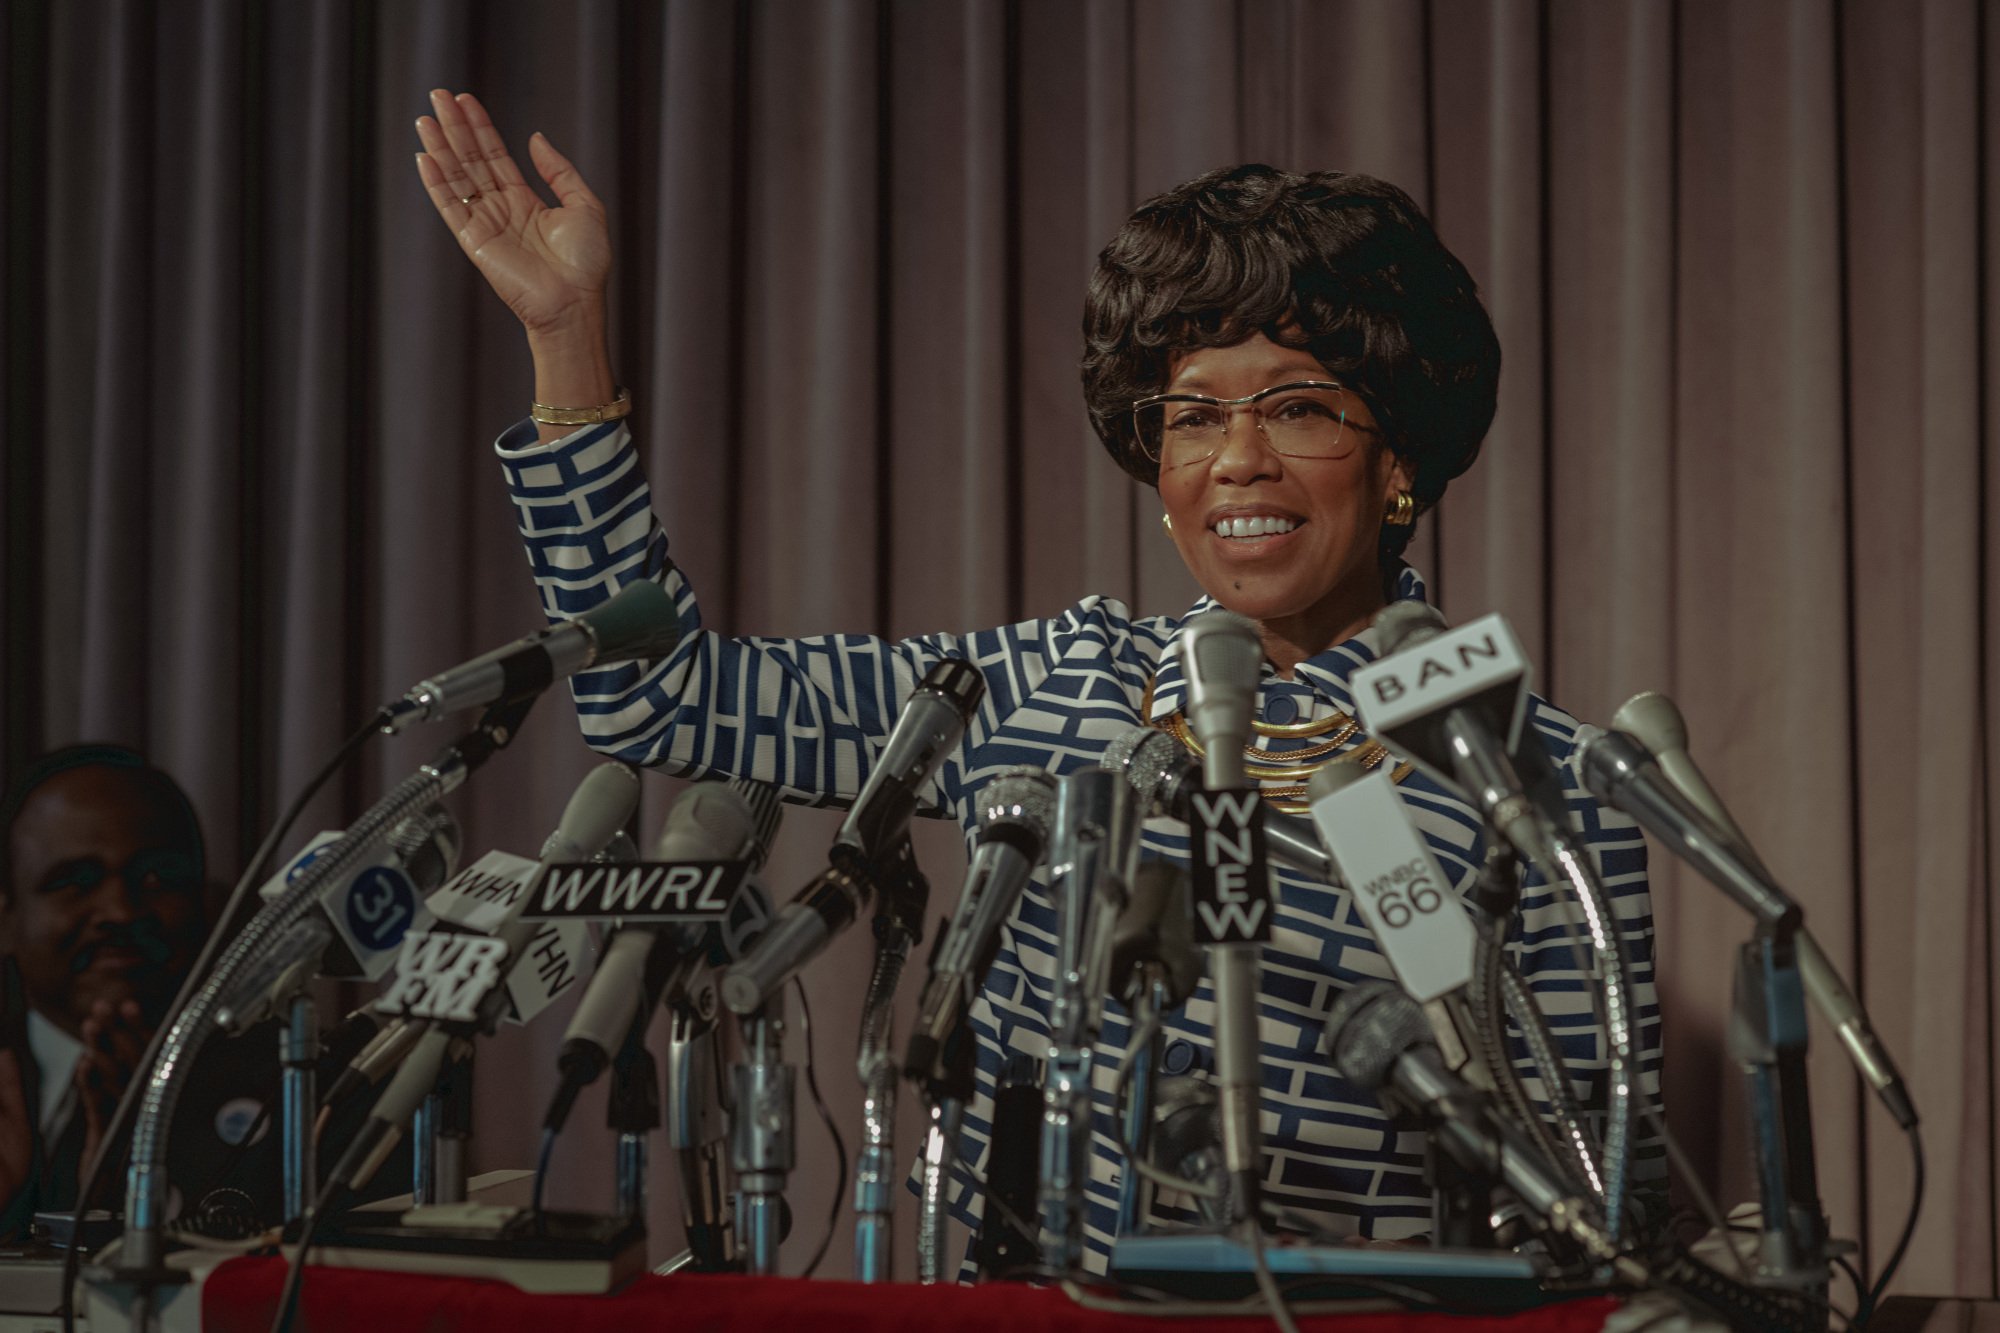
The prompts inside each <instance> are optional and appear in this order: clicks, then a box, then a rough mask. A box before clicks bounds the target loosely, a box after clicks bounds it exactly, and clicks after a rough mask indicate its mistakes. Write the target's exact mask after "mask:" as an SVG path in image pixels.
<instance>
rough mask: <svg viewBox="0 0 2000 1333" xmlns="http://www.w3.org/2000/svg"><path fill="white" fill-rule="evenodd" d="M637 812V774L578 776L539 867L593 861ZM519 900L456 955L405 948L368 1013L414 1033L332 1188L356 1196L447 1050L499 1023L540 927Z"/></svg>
mask: <svg viewBox="0 0 2000 1333" xmlns="http://www.w3.org/2000/svg"><path fill="white" fill-rule="evenodd" d="M638 808H639V774H638V771H637V770H636V769H632V768H628V767H627V766H626V765H624V764H619V763H607V764H599V765H598V766H597V767H596V768H593V769H591V770H590V772H589V773H587V774H585V775H584V778H583V781H582V782H580V783H578V784H577V788H576V791H575V792H574V793H572V794H571V796H570V799H569V804H568V805H566V806H564V807H563V813H562V819H561V821H560V822H559V823H558V824H557V826H556V829H555V832H553V833H551V834H550V835H549V836H548V838H547V839H546V840H545V841H544V842H543V844H542V847H543V856H542V861H541V865H542V866H547V865H550V864H552V863H554V862H555V861H557V860H568V859H571V858H577V857H581V858H588V857H590V856H594V855H595V854H596V853H597V852H598V850H599V849H601V848H603V847H604V846H605V845H607V844H608V843H610V842H611V840H612V839H613V838H614V837H615V836H617V834H618V833H619V832H620V831H621V830H622V829H623V828H624V826H625V824H626V822H627V821H629V820H630V819H631V818H632V815H633V813H634V812H635V811H637V809H638ZM528 898H529V894H528V892H527V891H526V889H525V888H523V889H521V890H519V891H517V892H516V893H515V894H514V896H513V899H512V901H511V902H509V903H508V904H507V906H506V907H505V909H503V912H502V915H501V916H500V918H499V919H498V921H497V923H496V924H495V926H494V928H493V930H492V931H491V933H490V934H487V935H480V934H473V933H469V932H465V933H461V934H460V935H459V937H458V940H459V941H463V944H462V945H461V947H460V948H459V949H457V950H448V949H447V948H445V947H442V946H444V945H449V944H451V943H456V942H458V941H454V940H452V939H451V938H450V937H445V938H444V939H443V940H440V937H438V936H435V935H433V936H430V937H428V938H424V939H420V940H414V941H412V947H411V948H410V950H409V951H408V952H409V956H408V957H407V958H406V960H405V962H404V966H403V967H402V969H401V970H400V971H398V972H397V974H396V980H395V982H394V984H392V985H391V986H390V987H389V988H388V989H387V990H385V991H384V992H383V994H382V996H381V998H380V999H378V1000H377V1001H376V1002H375V1007H376V1009H377V1010H378V1011H380V1012H383V1013H391V1014H396V1015H398V1016H399V1017H402V1018H403V1019H404V1021H405V1023H406V1024H407V1026H408V1027H412V1028H420V1029H421V1033H420V1035H418V1036H417V1037H416V1038H415V1044H414V1046H413V1047H412V1048H411V1049H410V1053H409V1055H408V1056H407V1057H406V1058H405V1059H404V1060H403V1062H402V1064H401V1066H400V1067H399V1068H398V1069H397V1071H396V1075H395V1077H394V1078H392V1079H391V1080H390V1081H389V1086H388V1088H387V1089H385V1090H384V1091H383V1093H382V1095H381V1097H380V1098H378V1099H377V1100H376V1103H375V1107H374V1109H373V1110H372V1111H371V1112H370V1113H369V1116H368V1119H367V1120H366V1121H365V1122H363V1124H362V1127H361V1129H360V1130H359V1131H358V1132H357V1133H356V1135H355V1138H354V1140H353V1142H352V1143H350V1144H349V1145H348V1150H347V1152H346V1153H345V1154H344V1155H343V1156H342V1158H341V1160H340V1164H339V1166H338V1167H336V1172H337V1173H338V1172H343V1171H344V1172H346V1173H347V1174H344V1175H343V1174H336V1176H335V1177H334V1178H335V1179H336V1180H341V1181H345V1182H346V1183H347V1184H348V1185H350V1186H351V1187H353V1188H357V1189H358V1188H360V1187H361V1186H363V1185H365V1184H367V1183H368V1180H369V1178H370V1177H372V1176H373V1175H374V1174H375V1171H376V1169H377V1168H379V1167H380V1166H381V1164H382V1162H383V1161H384V1160H385V1159H386V1158H387V1157H388V1155H389V1153H390V1151H391V1150H392V1149H393V1148H394V1147H395V1145H396V1141H397V1140H398V1139H399V1138H400V1137H401V1136H402V1133H403V1127H404V1125H406V1124H407V1123H408V1122H409V1119H410V1117H411V1115H413V1114H414V1113H415V1112H416V1109H417V1106H418V1104H419V1103H421V1102H422V1101H423V1099H424V1097H425V1096H427V1095H428V1094H429V1093H430V1091H431V1090H432V1089H433V1088H434V1087H435V1086H436V1084H437V1077H438V1071H439V1069H440V1068H441V1067H442V1066H443V1064H444V1061H445V1058H446V1055H447V1054H448V1050H449V1047H450V1046H451V1044H452V1042H453V1041H456V1040H459V1039H460V1038H462V1037H463V1036H465V1035H467V1033H468V1032H469V1031H488V1032H490V1031H491V1030H492V1029H493V1028H494V1026H495V1025H497V1024H498V1022H499V1020H500V1017H501V1015H502V1014H503V1013H504V1012H505V1009H506V1006H507V1003H508V987H507V985H506V979H507V977H508V975H509V974H511V973H512V972H514V971H515V970H516V969H518V968H519V967H520V966H521V964H522V962H523V960H524V958H525V957H526V956H528V952H527V946H528V944H529V943H530V942H532V941H533V940H534V938H535V937H536V935H537V934H538V933H540V931H541V929H542V927H543V925H544V924H545V923H544V922H541V921H535V920H526V919H523V917H522V915H521V914H522V912H523V911H525V910H526V908H527V906H528ZM378 1040H382V1038H381V1037H379V1036H378ZM402 1040H405V1041H407V1040H408V1038H407V1036H405V1037H404V1038H402Z"/></svg>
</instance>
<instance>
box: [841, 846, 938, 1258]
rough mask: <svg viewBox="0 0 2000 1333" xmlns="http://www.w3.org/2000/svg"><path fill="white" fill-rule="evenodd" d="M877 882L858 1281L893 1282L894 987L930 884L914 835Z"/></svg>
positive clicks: (858, 1169)
mask: <svg viewBox="0 0 2000 1333" xmlns="http://www.w3.org/2000/svg"><path fill="white" fill-rule="evenodd" d="M884 860H885V861H886V865H885V866H884V867H883V868H882V869H883V871H884V873H883V874H881V875H880V876H878V877H876V878H877V882H878V883H879V884H880V885H881V889H880V891H879V893H878V894H877V896H876V902H877V904H878V910H877V912H876V914H875V966H874V969H873V971H872V972H871V974H870V975H869V978H868V995H867V998H866V999H865V1000H864V1001H863V1003H862V1006H861V1039H860V1044H859V1048H858V1050H857V1051H856V1054H855V1059H854V1065H855V1072H856V1073H857V1074H859V1076H860V1078H861V1149H860V1151H859V1152H858V1153H857V1154H856V1155H855V1161H854V1277H855V1280H856V1281H858V1282H887V1281H889V1278H890V1270H891V1267H892V1253H891V1252H892V1249H893V1242H894V1239H895V1208H896V1150H895V1137H896V1083H897V1081H898V1080H899V1079H900V1077H901V1071H900V1070H899V1069H898V1068H897V1066H896V1057H895V1055H894V1054H893V1053H892V1052H891V1043H892V1042H893V1040H894V1036H893V1028H894V1024H895V1019H896V1014H895V1003H896V983H897V982H899V981H901V980H902V978H903V964H904V963H906V962H908V961H909V957H910V946H911V945H912V944H915V943H920V942H921V936H922V920H923V911H924V904H925V902H926V901H927V900H928V899H929V897H930V884H929V882H928V881H927V880H925V879H924V875H923V872H922V871H921V870H919V869H918V868H917V858H916V851H915V849H914V848H913V847H912V846H911V845H910V840H909V838H908V836H907V835H906V836H904V837H901V838H898V839H897V840H896V843H895V845H894V846H892V847H891V848H890V850H889V854H888V856H887V857H885V858H884Z"/></svg>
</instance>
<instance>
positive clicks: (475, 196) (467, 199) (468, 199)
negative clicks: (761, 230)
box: [458, 190, 479, 207]
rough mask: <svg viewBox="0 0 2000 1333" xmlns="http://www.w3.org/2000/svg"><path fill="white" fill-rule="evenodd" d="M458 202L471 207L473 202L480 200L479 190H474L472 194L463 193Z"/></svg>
mask: <svg viewBox="0 0 2000 1333" xmlns="http://www.w3.org/2000/svg"><path fill="white" fill-rule="evenodd" d="M458 202H459V203H461V204H464V205H466V206H467V207H471V206H472V205H473V204H476V203H478V202H479V191H477V190H474V191H473V192H472V193H471V194H462V195H460V196H458Z"/></svg>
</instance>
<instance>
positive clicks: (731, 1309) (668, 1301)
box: [201, 1258, 1616, 1333]
mask: <svg viewBox="0 0 2000 1333" xmlns="http://www.w3.org/2000/svg"><path fill="white" fill-rule="evenodd" d="M284 1276H285V1265H284V1261H283V1260H281V1259H277V1258H245V1259H233V1260H231V1261H230V1262H228V1263H226V1264H224V1265H222V1267H220V1268H218V1269H217V1270H216V1271H215V1272H214V1273H213V1274H211V1275H210V1276H209V1279H208V1283H207V1285H206V1286H205V1287H204V1289H203V1291H202V1303H201V1326H202V1328H203V1329H204V1330H212V1331H213V1333H269V1330H270V1327H271V1320H272V1318H273V1317H274V1316H275V1315H276V1314H277V1308H278V1293H279V1290H280V1288H281V1287H282V1285H283V1283H284ZM1614 1308H1616V1303H1615V1302H1613V1301H1610V1300H1605V1299H1595V1298H1594V1299H1589V1300H1577V1301H1567V1302H1564V1303H1562V1304H1559V1305H1549V1306H1544V1307H1542V1308H1541V1309H1538V1310H1530V1311H1527V1312H1525V1313H1523V1314H1518V1315H1508V1316H1499V1317H1467V1316H1450V1315H1439V1314H1421V1313H1392V1314H1370V1315H1338V1316H1335V1315H1328V1316H1322V1317H1315V1318H1310V1319H1301V1320H1300V1321H1299V1326H1300V1328H1301V1330H1302V1331H1303V1330H1312V1333H1598V1330H1599V1329H1600V1328H1602V1327H1603V1324H1604V1320H1605V1318H1606V1316H1607V1315H1609V1314H1610V1313H1611V1311H1612V1310H1613V1309H1614ZM299 1313H300V1318H299V1320H298V1322H297V1323H296V1324H295V1325H294V1328H295V1329H296V1330H297V1333H392V1331H396V1333H400V1330H404V1329H421V1330H423V1331H424V1333H549V1331H550V1330H555V1333H597V1331H598V1330H603V1331H604V1333H634V1330H640V1329H654V1328H657V1329H672V1330H674V1333H725V1331H727V1330H737V1329H781V1330H787V1333H891V1331H893V1333H934V1330H940V1329H942V1330H948V1333H1162V1331H1163V1330H1165V1331H1166V1333H1197V1330H1201V1329H1207V1328H1216V1329H1229V1330H1233V1331H1242V1330H1249V1329H1255V1328H1259V1327H1262V1328H1270V1327H1271V1326H1272V1325H1271V1321H1270V1320H1268V1319H1261V1318H1258V1319H1251V1318H1235V1319H1214V1320H1206V1319H1178V1318H1177V1319H1161V1318H1159V1317H1147V1316H1142V1315H1125V1314H1103V1313H1099V1312H1097V1311H1094V1310H1086V1309H1084V1308H1083V1307H1082V1306H1079V1305H1077V1304H1075V1303H1074V1302H1072V1301H1071V1300H1070V1299H1069V1298H1068V1297H1066V1296H1064V1295H1063V1294H1062V1292H1060V1291H1058V1290H1055V1289H1053V1288H1034V1287H1024V1286H1020V1285H1017V1284H1013V1283H996V1284H994V1285H991V1286H984V1287H959V1286H935V1287H924V1286H918V1285H916V1284H914V1283H897V1284H894V1285H890V1286H864V1285H862V1284H861V1283H858V1282H827V1281H815V1282H806V1281H802V1280H799V1279H797V1278H762V1277H738V1276H734V1275H727V1274H692V1275H676V1276H674V1277H653V1276H651V1275H648V1276H646V1277H642V1278H640V1279H639V1280H638V1281H637V1282H634V1283H633V1284H632V1285H631V1286H629V1287H627V1288H626V1289H625V1290H623V1291H621V1292H619V1293H618V1294H616V1295H613V1296H531V1295H528V1294H527V1293H525V1292H521V1291H517V1290H515V1289H514V1288H513V1287H510V1286H507V1285H505V1284H504V1283H499V1282H482V1281H475V1280H471V1279H466V1278H444V1277H420V1276H416V1275H413V1274H409V1273H381V1272H370V1271H363V1270H359V1269H348V1268H312V1269H309V1270H308V1271H307V1272H306V1276H305V1290H304V1294H303V1297H302V1299H301V1301H300V1307H299Z"/></svg>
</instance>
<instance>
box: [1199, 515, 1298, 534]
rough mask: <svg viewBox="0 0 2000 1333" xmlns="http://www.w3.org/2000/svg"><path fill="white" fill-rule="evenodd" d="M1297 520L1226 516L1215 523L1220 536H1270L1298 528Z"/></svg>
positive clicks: (1272, 517) (1216, 532)
mask: <svg viewBox="0 0 2000 1333" xmlns="http://www.w3.org/2000/svg"><path fill="white" fill-rule="evenodd" d="M1297 526H1298V523H1297V521H1296V520H1293V519H1289V518H1278V517H1275V516H1267V515H1261V514H1260V515H1258V516H1257V517H1255V518H1224V519H1218V520H1217V521H1216V524H1215V535H1216V536H1218V537H1270V536H1274V535H1276V534H1278V533H1281V532H1290V531H1291V530H1292V529H1293V528H1296V527H1297Z"/></svg>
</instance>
